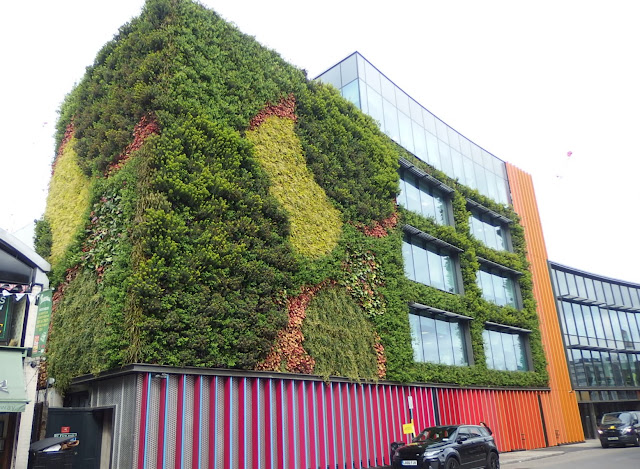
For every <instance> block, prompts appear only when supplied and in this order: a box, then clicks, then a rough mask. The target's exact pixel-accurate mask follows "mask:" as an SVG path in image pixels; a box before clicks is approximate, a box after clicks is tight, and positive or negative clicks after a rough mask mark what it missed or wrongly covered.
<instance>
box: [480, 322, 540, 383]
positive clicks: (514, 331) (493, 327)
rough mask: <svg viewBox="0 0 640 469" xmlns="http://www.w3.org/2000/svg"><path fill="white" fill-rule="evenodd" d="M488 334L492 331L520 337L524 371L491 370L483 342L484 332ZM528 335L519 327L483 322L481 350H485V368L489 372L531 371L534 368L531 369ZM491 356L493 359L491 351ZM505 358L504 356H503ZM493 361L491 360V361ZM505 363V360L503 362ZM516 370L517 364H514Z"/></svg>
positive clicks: (528, 333)
mask: <svg viewBox="0 0 640 469" xmlns="http://www.w3.org/2000/svg"><path fill="white" fill-rule="evenodd" d="M485 331H486V332H490V331H494V332H497V333H499V334H508V335H516V336H518V337H520V339H521V345H522V350H523V352H524V358H525V363H524V364H525V366H526V369H524V370H518V369H515V370H509V369H506V370H499V369H497V368H492V367H490V366H489V363H488V360H489V357H488V355H487V352H486V350H487V347H486V345H487V344H486V342H485V340H484V332H485ZM530 335H531V331H530V330H529V329H523V328H521V327H515V326H507V325H505V324H498V323H495V322H490V321H485V323H484V329H483V331H482V336H483V340H482V342H483V348H484V350H485V363H486V365H487V368H488V369H490V370H497V371H516V372H527V371H533V370H534V367H533V357H532V356H531V341H530ZM502 352H503V354H504V345H502ZM491 356H492V357H493V351H492V352H491ZM505 358H506V355H505ZM492 360H493V359H492ZM505 363H506V360H505ZM516 368H517V364H516Z"/></svg>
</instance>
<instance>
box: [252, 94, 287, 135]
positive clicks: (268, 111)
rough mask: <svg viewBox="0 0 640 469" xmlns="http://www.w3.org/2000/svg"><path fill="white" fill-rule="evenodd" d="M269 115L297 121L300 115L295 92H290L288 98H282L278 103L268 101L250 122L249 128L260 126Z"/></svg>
mask: <svg viewBox="0 0 640 469" xmlns="http://www.w3.org/2000/svg"><path fill="white" fill-rule="evenodd" d="M269 116H277V117H283V118H286V119H291V120H292V121H294V122H295V121H296V120H297V119H298V117H297V116H296V98H295V96H293V93H289V96H287V97H286V98H281V99H280V103H278V104H271V103H267V106H266V107H265V108H264V109H263V110H262V111H260V112H259V113H258V114H256V116H255V117H254V118H253V119H251V121H250V122H249V130H254V129H256V128H257V127H260V125H261V124H262V123H263V122H264V121H265V120H266V119H267V117H269Z"/></svg>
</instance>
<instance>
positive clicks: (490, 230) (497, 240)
mask: <svg viewBox="0 0 640 469" xmlns="http://www.w3.org/2000/svg"><path fill="white" fill-rule="evenodd" d="M469 226H470V229H471V234H472V235H473V236H474V237H475V238H476V239H478V240H479V241H481V242H482V243H484V244H485V245H486V246H488V247H490V248H492V249H498V250H501V251H506V250H508V244H507V228H506V226H505V225H504V224H503V223H500V221H499V220H496V219H495V218H493V217H490V216H489V215H486V214H481V213H479V212H476V211H475V210H473V211H471V216H470V217H469Z"/></svg>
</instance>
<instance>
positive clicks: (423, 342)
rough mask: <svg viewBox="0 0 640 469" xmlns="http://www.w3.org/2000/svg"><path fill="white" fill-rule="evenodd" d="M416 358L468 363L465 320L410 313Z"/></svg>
mask: <svg viewBox="0 0 640 469" xmlns="http://www.w3.org/2000/svg"><path fill="white" fill-rule="evenodd" d="M409 324H410V325H411V344H412V346H413V359H414V360H415V361H416V362H430V363H440V364H443V365H468V364H469V360H468V358H467V350H466V338H465V328H466V327H467V325H466V321H462V320H456V319H450V318H447V319H444V318H440V317H435V316H432V315H418V314H415V312H414V311H413V310H412V312H411V313H409Z"/></svg>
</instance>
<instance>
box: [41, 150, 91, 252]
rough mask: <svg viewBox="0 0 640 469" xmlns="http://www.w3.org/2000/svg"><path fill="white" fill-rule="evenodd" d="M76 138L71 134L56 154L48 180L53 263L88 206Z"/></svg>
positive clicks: (78, 225)
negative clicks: (76, 150) (71, 136)
mask: <svg viewBox="0 0 640 469" xmlns="http://www.w3.org/2000/svg"><path fill="white" fill-rule="evenodd" d="M75 142H76V140H75V138H72V139H71V140H70V141H69V142H68V143H67V144H66V145H65V146H64V149H63V150H62V152H61V153H60V155H58V159H57V160H56V166H55V171H54V173H53V176H52V177H51V181H50V182H49V194H48V196H47V208H46V210H45V218H46V219H47V221H48V222H49V225H50V226H51V235H52V238H53V242H52V245H51V257H50V259H49V260H50V262H51V263H52V264H54V265H55V263H56V262H57V261H58V260H60V259H61V258H62V256H63V255H64V253H65V251H66V250H67V249H68V247H69V245H70V244H71V241H72V240H73V237H74V235H75V234H76V233H77V232H78V230H79V229H81V228H82V226H83V224H84V221H85V219H84V216H85V213H86V211H87V207H88V206H89V178H88V177H87V176H85V175H84V173H83V172H82V170H81V169H80V166H79V165H78V157H77V155H76V152H75Z"/></svg>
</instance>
